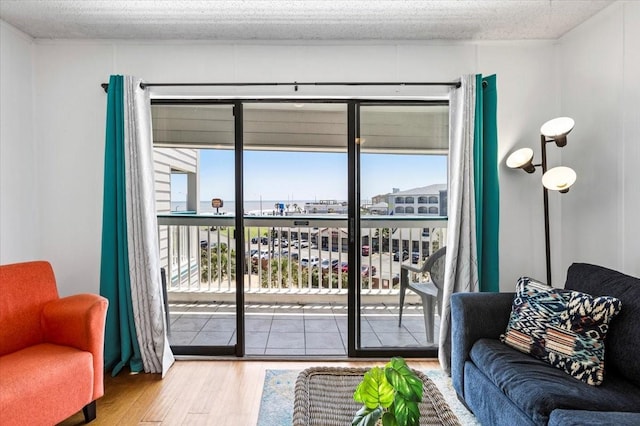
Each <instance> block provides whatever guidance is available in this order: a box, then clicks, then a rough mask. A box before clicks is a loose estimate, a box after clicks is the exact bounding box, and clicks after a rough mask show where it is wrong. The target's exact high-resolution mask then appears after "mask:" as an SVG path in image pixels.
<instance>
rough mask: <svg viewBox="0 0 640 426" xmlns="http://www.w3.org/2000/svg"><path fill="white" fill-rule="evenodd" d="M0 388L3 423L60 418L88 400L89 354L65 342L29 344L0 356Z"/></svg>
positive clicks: (90, 379) (33, 422) (47, 421)
mask: <svg viewBox="0 0 640 426" xmlns="http://www.w3.org/2000/svg"><path fill="white" fill-rule="evenodd" d="M0 389H1V391H0V418H1V419H2V422H3V423H4V422H6V424H29V425H40V424H43V425H45V424H51V420H52V419H56V420H55V422H60V421H62V420H64V419H65V418H67V417H68V416H69V413H72V414H73V413H74V412H76V411H77V410H78V409H79V408H82V407H83V406H85V405H86V404H88V403H90V402H91V398H92V389H93V357H92V355H91V353H90V352H85V351H81V350H79V349H75V348H71V347H68V346H59V345H53V344H50V343H43V344H40V345H35V346H30V347H28V348H25V349H22V350H20V351H17V352H13V353H10V354H7V355H4V356H1V357H0ZM43 395H47V398H43V397H42V396H43Z"/></svg>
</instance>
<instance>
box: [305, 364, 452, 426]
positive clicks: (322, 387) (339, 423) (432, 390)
mask: <svg viewBox="0 0 640 426" xmlns="http://www.w3.org/2000/svg"><path fill="white" fill-rule="evenodd" d="M368 370H369V369H368V368H339V367H313V368H307V369H306V370H304V371H302V372H301V373H300V374H299V375H298V379H297V380H296V387H295V398H294V406H293V425H294V426H334V425H335V426H345V425H350V424H351V421H352V420H353V417H354V415H355V413H356V412H357V411H358V410H359V409H360V408H361V407H362V404H360V403H358V402H356V401H354V400H353V392H354V391H355V389H356V387H357V386H358V383H360V381H361V380H362V377H363V376H364V373H366V372H367V371H368ZM413 371H414V372H415V373H416V375H417V376H418V377H419V378H420V380H422V383H424V385H423V388H422V389H423V397H422V402H421V403H420V416H421V417H420V425H447V426H448V425H451V426H454V425H456V426H457V425H460V422H459V421H458V418H457V417H456V416H455V414H453V412H452V411H451V409H450V408H449V405H447V402H446V401H445V400H444V398H443V397H442V394H441V393H440V391H439V390H438V388H437V387H436V385H435V384H434V383H433V382H432V381H431V380H430V379H429V378H428V377H427V376H425V375H424V374H423V373H421V372H419V371H416V370H413Z"/></svg>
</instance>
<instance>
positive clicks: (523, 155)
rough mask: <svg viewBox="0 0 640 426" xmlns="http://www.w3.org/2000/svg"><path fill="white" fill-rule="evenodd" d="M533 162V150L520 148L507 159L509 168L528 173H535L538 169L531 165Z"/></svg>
mask: <svg viewBox="0 0 640 426" xmlns="http://www.w3.org/2000/svg"><path fill="white" fill-rule="evenodd" d="M532 161H533V150H532V149H531V148H520V149H518V150H516V151H513V152H512V153H511V155H509V157H507V167H510V168H512V169H523V170H524V171H526V172H527V173H533V172H534V171H535V169H536V168H535V167H534V166H533V164H532V163H531V162H532Z"/></svg>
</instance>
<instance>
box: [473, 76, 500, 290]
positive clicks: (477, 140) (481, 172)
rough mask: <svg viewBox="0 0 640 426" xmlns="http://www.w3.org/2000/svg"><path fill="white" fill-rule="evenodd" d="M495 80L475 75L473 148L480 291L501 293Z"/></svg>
mask: <svg viewBox="0 0 640 426" xmlns="http://www.w3.org/2000/svg"><path fill="white" fill-rule="evenodd" d="M496 109H497V92H496V76H495V75H491V76H489V77H484V78H483V77H482V75H480V74H478V75H476V108H475V110H476V113H475V128H474V130H475V135H474V145H473V154H474V155H473V161H474V180H475V202H476V241H477V250H478V280H479V288H480V291H490V292H497V291H499V290H500V276H499V272H500V268H499V262H498V260H499V259H498V253H499V247H498V246H499V240H498V228H499V220H500V186H499V184H498V128H497V119H496Z"/></svg>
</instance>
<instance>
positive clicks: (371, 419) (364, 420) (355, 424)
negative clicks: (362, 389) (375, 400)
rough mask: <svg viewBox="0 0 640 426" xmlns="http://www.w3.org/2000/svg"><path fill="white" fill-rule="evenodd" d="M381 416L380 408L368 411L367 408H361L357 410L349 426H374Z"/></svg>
mask: <svg viewBox="0 0 640 426" xmlns="http://www.w3.org/2000/svg"><path fill="white" fill-rule="evenodd" d="M381 414H382V407H378V408H375V409H373V410H370V409H369V408H367V406H366V405H365V406H363V407H362V408H361V409H359V410H358V412H357V413H356V416H355V417H354V418H353V421H352V422H351V426H375V424H376V422H377V421H378V419H379V418H380V415H381Z"/></svg>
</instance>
